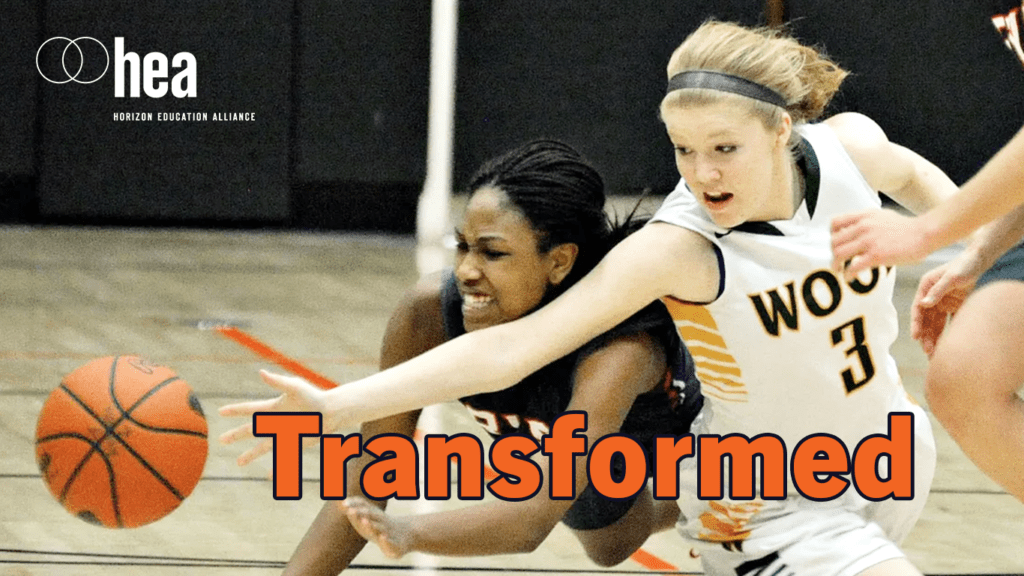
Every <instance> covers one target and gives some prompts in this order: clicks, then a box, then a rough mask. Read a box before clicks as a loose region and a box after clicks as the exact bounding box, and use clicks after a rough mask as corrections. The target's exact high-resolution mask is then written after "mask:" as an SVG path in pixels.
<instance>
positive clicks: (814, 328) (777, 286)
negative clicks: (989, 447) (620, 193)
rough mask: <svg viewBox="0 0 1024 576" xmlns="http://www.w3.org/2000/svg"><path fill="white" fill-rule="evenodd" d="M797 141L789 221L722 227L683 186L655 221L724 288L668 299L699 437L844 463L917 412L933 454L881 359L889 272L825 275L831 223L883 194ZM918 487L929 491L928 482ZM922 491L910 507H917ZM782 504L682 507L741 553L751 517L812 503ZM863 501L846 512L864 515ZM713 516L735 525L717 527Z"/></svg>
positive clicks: (698, 528) (695, 528) (894, 329)
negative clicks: (811, 440) (696, 248)
mask: <svg viewBox="0 0 1024 576" xmlns="http://www.w3.org/2000/svg"><path fill="white" fill-rule="evenodd" d="M798 133H799V134H800V135H802V136H803V138H804V145H803V146H802V148H803V149H804V154H803V159H802V160H801V162H802V168H803V169H804V175H805V182H806V193H805V200H804V201H803V203H802V204H801V205H800V207H799V209H798V211H797V213H796V214H795V215H794V217H793V218H792V219H790V220H784V221H773V222H767V223H747V224H744V225H741V226H739V227H736V228H734V229H726V228H721V227H719V226H717V225H715V224H714V222H712V220H711V219H710V218H709V217H708V216H707V215H706V214H705V212H704V210H703V209H702V207H701V206H700V204H698V202H697V201H696V199H695V198H694V197H693V195H692V194H691V193H690V191H689V190H688V189H687V187H686V184H685V182H680V184H679V186H678V187H677V188H676V190H675V191H674V192H673V193H672V194H671V195H669V196H668V198H666V199H665V202H664V203H663V204H662V206H661V208H660V209H659V210H658V211H657V213H656V214H655V215H654V218H653V220H652V221H655V222H657V221H660V222H666V223H669V224H673V225H676V226H681V227H683V228H686V229H689V230H693V231H696V232H697V233H699V234H701V235H702V236H704V237H705V238H707V239H708V240H709V241H710V242H711V243H712V244H713V245H714V246H715V248H716V251H717V252H718V254H719V257H720V262H719V264H720V270H721V275H722V282H721V286H720V295H719V297H718V298H717V299H716V300H715V301H714V302H712V303H710V304H706V305H693V304H687V303H683V302H680V301H678V300H674V299H671V298H666V299H665V304H666V306H667V307H668V310H669V312H670V313H671V314H672V316H673V318H674V319H675V321H676V325H677V326H678V329H679V332H680V334H681V335H682V337H683V339H684V341H685V342H686V344H687V346H688V347H689V349H690V352H691V353H692V355H693V358H694V361H695V364H696V367H697V376H698V378H699V380H700V383H701V389H702V391H703V392H704V396H705V403H706V405H707V407H708V408H707V415H706V418H704V419H703V421H702V422H701V428H699V429H697V430H695V431H694V433H695V434H698V435H699V434H714V435H721V436H725V435H728V434H736V433H738V434H743V435H745V436H746V437H747V438H753V437H755V436H758V435H761V434H773V435H776V436H778V437H780V438H781V440H782V441H783V442H784V444H785V447H786V455H787V458H788V457H791V456H792V453H793V451H794V449H795V448H796V447H797V445H798V443H799V442H800V440H802V439H803V438H805V437H807V436H810V435H815V434H823V433H827V434H831V435H833V436H835V437H837V438H838V439H839V440H841V441H842V442H843V443H844V444H845V446H846V447H847V450H848V453H849V454H850V455H851V456H852V455H853V453H854V451H855V449H856V447H857V445H858V444H859V443H860V441H861V440H863V439H864V438H865V437H867V436H869V435H873V434H887V433H888V417H889V413H890V412H894V411H900V412H905V411H911V410H913V411H915V412H916V413H917V414H916V418H915V422H914V425H915V432H916V433H917V434H918V436H921V435H922V434H923V435H924V437H925V438H926V440H928V441H930V439H931V437H930V426H929V424H928V421H927V417H926V416H924V414H923V412H922V411H920V410H918V409H915V408H914V406H913V404H912V403H911V402H910V400H909V397H908V396H907V394H906V393H905V391H904V390H903V386H902V384H901V382H900V377H899V374H898V372H897V369H896V362H895V360H894V359H893V358H892V356H891V355H890V353H889V349H890V346H891V345H892V344H893V342H894V340H895V339H896V336H897V333H898V319H897V313H896V309H895V307H894V306H893V302H892V297H893V289H894V286H895V269H875V270H872V271H870V272H868V271H866V272H864V273H863V274H861V275H860V277H859V278H858V279H857V280H855V281H852V282H846V281H845V280H844V279H843V278H842V276H841V275H838V276H837V275H836V274H834V273H833V272H831V270H830V268H831V262H832V251H831V243H830V224H831V220H832V218H833V217H834V216H836V215H839V214H844V213H849V212H854V211H860V210H865V209H870V208H878V207H880V205H881V202H880V199H879V197H878V193H877V192H876V191H875V190H873V189H872V188H871V186H869V185H868V183H867V182H866V181H865V179H864V177H863V176H862V175H861V173H860V171H859V170H858V169H857V167H856V166H855V165H854V163H853V161H852V160H851V159H850V157H849V156H848V155H847V153H846V151H845V150H844V149H843V147H842V145H841V144H840V143H839V141H838V139H837V138H836V136H835V135H834V133H833V132H832V129H831V128H830V127H829V126H827V125H824V124H816V125H807V126H801V127H799V128H798ZM922 456H925V457H924V458H920V459H919V460H927V456H926V455H923V454H922ZM919 463H920V464H922V465H927V462H919ZM692 468H693V467H692V466H691V467H690V468H689V469H684V470H683V471H682V476H681V484H682V487H683V489H684V490H685V489H686V488H687V484H688V481H689V487H690V488H691V489H692V488H693V487H694V482H695V480H694V476H695V475H696V472H695V470H693V469H692ZM787 468H788V466H787ZM922 472H927V471H922ZM687 475H689V477H687ZM919 476H921V478H919V479H920V480H927V481H928V482H930V479H931V474H930V473H920V474H919ZM847 478H849V476H847ZM787 480H789V479H788V478H787ZM725 481H726V486H725V487H726V491H725V494H726V495H728V494H729V492H728V478H726V479H725ZM927 485H928V484H925V485H924V486H925V487H924V490H923V491H920V492H921V493H920V494H919V496H920V498H921V500H922V503H923V499H924V498H925V496H926V494H927ZM788 497H789V501H768V500H760V499H755V500H753V501H745V502H742V503H734V504H730V503H729V502H727V501H721V502H715V501H695V500H694V499H690V500H688V501H681V502H680V505H681V507H682V508H683V510H684V513H685V514H686V515H687V516H688V517H689V518H690V521H691V522H690V523H691V526H690V527H689V529H688V531H689V535H690V536H692V537H695V538H701V539H704V540H712V541H726V540H728V539H729V538H735V539H736V540H743V539H745V538H746V537H747V535H748V532H749V530H748V529H749V528H752V527H753V526H754V525H755V524H756V517H757V516H758V515H768V516H775V517H778V515H779V514H785V512H784V510H790V509H792V507H793V506H798V507H800V506H804V505H806V504H808V503H809V501H805V500H802V499H801V497H800V495H799V494H798V492H797V490H795V489H794V488H793V486H792V484H791V483H790V485H789V488H788ZM850 498H852V499H854V500H857V499H859V497H858V496H857V494H856V491H855V490H853V489H852V488H851V489H849V490H848V491H847V494H844V496H843V500H844V501H847V502H848V501H849V499H850ZM859 502H860V503H854V507H857V506H860V504H866V502H865V501H863V500H860V501H859ZM821 505H823V506H829V505H832V506H837V505H841V503H839V502H833V503H821ZM770 512H771V513H770ZM708 514H712V515H714V516H715V517H717V518H718V520H719V521H722V522H723V523H726V524H731V525H732V526H731V527H728V526H724V525H723V526H712V524H714V523H713V522H711V523H709V522H708V521H707V519H708ZM734 520H736V521H735V522H734ZM911 524H912V521H911Z"/></svg>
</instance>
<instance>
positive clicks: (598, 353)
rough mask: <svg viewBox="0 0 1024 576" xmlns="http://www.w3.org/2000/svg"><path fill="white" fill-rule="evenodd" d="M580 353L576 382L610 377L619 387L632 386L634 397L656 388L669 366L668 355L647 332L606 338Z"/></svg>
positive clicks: (660, 344) (616, 334)
mask: <svg viewBox="0 0 1024 576" xmlns="http://www.w3.org/2000/svg"><path fill="white" fill-rule="evenodd" d="M581 352H582V353H581V357H580V360H579V362H578V364H577V366H576V377H577V379H579V378H581V377H587V375H601V376H602V377H611V379H612V380H614V381H616V382H619V383H620V384H621V385H626V386H629V385H631V384H632V387H633V388H634V392H635V393H637V394H640V393H643V392H646V391H647V390H649V389H650V388H651V387H652V386H653V385H655V384H657V383H658V382H659V381H660V379H661V378H662V377H663V376H664V374H665V370H666V369H667V366H668V351H667V350H665V346H664V344H663V343H662V342H661V341H660V339H659V338H657V337H656V336H655V335H653V334H652V333H651V332H650V331H648V330H639V331H629V332H624V333H610V334H606V335H604V337H601V338H598V339H595V341H594V342H593V343H592V344H591V345H590V346H588V347H586V348H584V349H583V350H582V351H581Z"/></svg>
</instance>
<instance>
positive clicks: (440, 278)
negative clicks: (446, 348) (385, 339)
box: [391, 271, 450, 334]
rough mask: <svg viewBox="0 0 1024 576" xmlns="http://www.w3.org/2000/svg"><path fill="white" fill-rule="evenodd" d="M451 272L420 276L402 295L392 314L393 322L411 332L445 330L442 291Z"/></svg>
mask: <svg viewBox="0 0 1024 576" xmlns="http://www.w3.org/2000/svg"><path fill="white" fill-rule="evenodd" d="M449 274H450V272H447V271H444V272H437V273H432V274H426V275H424V276H422V277H420V279H419V280H417V281H416V283H415V284H413V285H412V286H411V287H410V288H409V289H408V290H406V292H405V294H404V295H403V296H402V299H401V300H400V301H399V303H398V306H396V307H395V310H394V312H393V313H392V315H391V324H392V325H397V327H404V328H405V330H404V331H405V332H408V333H409V334H417V333H433V332H439V331H440V332H443V326H444V320H443V317H442V313H443V312H442V310H443V302H442V293H443V292H444V285H445V282H446V281H447V277H448V275H449Z"/></svg>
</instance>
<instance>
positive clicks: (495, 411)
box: [441, 271, 703, 454]
mask: <svg viewBox="0 0 1024 576" xmlns="http://www.w3.org/2000/svg"><path fill="white" fill-rule="evenodd" d="M441 306H442V316H443V318H444V328H445V334H446V336H447V337H448V339H452V338H455V337H457V336H459V335H461V334H464V333H465V329H464V327H463V322H462V297H461V295H460V294H459V291H458V288H457V287H456V280H455V275H454V274H453V273H452V272H451V271H448V272H447V273H446V275H445V278H444V281H443V283H442V288H441ZM641 332H647V333H648V334H650V335H651V336H652V337H654V339H655V340H656V341H657V342H659V343H660V344H661V345H662V346H663V347H664V349H665V351H666V358H668V361H669V362H668V363H669V370H668V371H667V372H666V374H665V379H664V381H663V385H662V386H659V387H657V388H655V389H653V390H651V391H650V392H647V393H645V394H642V395H640V396H638V397H637V399H636V401H635V402H634V403H633V407H632V409H631V410H630V412H629V414H628V415H627V416H626V420H625V421H624V422H623V425H622V427H621V429H620V431H621V432H622V433H623V434H627V435H629V436H631V437H633V438H634V439H636V440H637V441H638V442H640V443H641V445H642V446H644V448H645V449H646V450H648V453H649V454H653V439H654V437H655V436H662V435H671V436H682V435H685V434H688V433H689V432H690V424H691V422H693V419H694V418H695V417H696V415H697V413H698V412H699V411H700V409H701V407H702V406H703V397H702V396H701V393H700V386H699V384H698V381H697V377H696V375H695V372H694V366H693V359H692V358H691V356H690V353H689V351H688V350H687V349H686V347H685V346H684V345H683V344H682V341H681V340H680V339H679V336H678V332H677V331H676V329H675V324H674V323H673V321H672V318H671V316H669V315H668V312H667V311H666V310H665V308H664V305H663V304H662V303H661V302H654V303H652V304H651V305H650V306H648V307H647V308H644V309H643V310H641V311H640V312H637V313H636V314H634V315H633V316H632V317H630V318H629V319H627V320H626V321H624V322H623V323H621V324H620V325H618V326H616V327H615V328H613V329H612V330H610V331H608V332H606V333H605V334H602V335H601V336H599V337H597V338H595V339H594V340H592V341H590V342H589V343H588V344H586V345H585V346H583V347H582V348H580V349H579V350H577V351H575V352H572V353H570V354H568V355H566V356H563V357H562V358H560V359H559V360H556V361H555V362H552V363H551V364H548V365H547V366H545V367H544V368H541V369H540V370H538V371H536V372H534V373H533V374H531V375H530V376H528V377H526V378H525V379H524V380H522V381H521V382H519V383H517V384H515V385H514V386H512V387H510V388H506V389H504V390H498V391H496V392H488V393H484V394H476V395H473V396H467V397H465V398H460V401H461V402H462V404H463V405H464V406H465V407H466V409H467V410H469V412H470V413H471V414H472V415H473V416H474V418H475V419H476V421H477V422H479V423H480V425H481V426H483V427H484V429H485V430H487V432H488V433H489V434H490V435H491V436H492V437H495V438H497V437H500V436H503V435H507V434H527V435H529V436H531V437H533V438H534V439H536V440H537V441H538V442H539V441H540V438H541V437H542V436H544V435H546V434H548V433H549V431H550V425H551V422H553V421H554V420H555V419H556V418H557V417H558V416H559V415H561V414H562V413H563V412H565V410H566V409H567V408H568V406H569V401H570V399H571V398H572V393H573V382H574V376H575V372H576V366H577V364H578V363H579V362H580V361H581V360H582V359H583V358H585V357H586V356H587V354H589V353H590V352H593V351H594V350H597V349H598V348H600V347H601V346H602V345H604V344H605V343H607V342H608V341H609V340H610V339H612V338H615V337H617V336H625V335H629V334H638V333H641Z"/></svg>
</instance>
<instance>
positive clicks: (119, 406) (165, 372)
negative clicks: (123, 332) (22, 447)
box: [36, 356, 208, 528]
mask: <svg viewBox="0 0 1024 576" xmlns="http://www.w3.org/2000/svg"><path fill="white" fill-rule="evenodd" d="M206 436H207V426H206V418H205V417H204V415H203V410H202V407H201V406H200V404H199V399H198V398H197V397H196V395H195V394H194V393H193V392H192V389H191V388H190V387H189V385H188V383H186V382H185V381H184V380H183V379H181V378H180V377H179V376H178V375H177V374H176V373H175V372H174V370H172V369H170V368H167V367H166V366H157V365H153V364H150V363H148V362H146V361H145V360H143V359H142V358H140V357H138V356H108V357H104V358H97V359H95V360H92V361H90V362H88V363H86V364H85V365H83V366H81V367H79V368H77V369H76V370H74V371H73V372H71V373H70V374H68V375H67V376H65V377H64V379H63V380H62V381H61V383H60V386H58V387H57V388H56V389H55V390H53V392H51V393H50V395H49V397H47V399H46V402H45V403H44V404H43V409H42V411H41V412H40V413H39V419H38V421H37V423H36V462H37V463H38V465H39V469H40V471H41V472H42V475H43V480H44V481H45V482H46V486H47V487H48V488H49V489H50V493H51V494H52V495H53V497H54V498H56V499H57V501H58V502H60V503H61V504H62V505H63V506H64V508H66V509H67V510H68V511H69V512H71V513H72V514H74V515H75V516H77V517H79V518H81V519H82V520H85V521H87V522H90V523H93V524H98V525H102V526H106V527H108V528H134V527H138V526H142V525H145V524H149V523H150V522H154V521H156V520H159V519H160V518H163V517H164V516H166V515H167V514H169V513H170V512H171V511H173V510H174V509H175V508H177V507H178V505H180V504H181V503H182V501H184V499H185V498H186V497H188V495H189V494H191V493H192V489H193V488H195V486H196V484H197V483H198V482H199V477H200V475H201V474H202V472H203V465H204V464H205V463H206V454H207V449H208V446H207V438H206Z"/></svg>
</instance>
